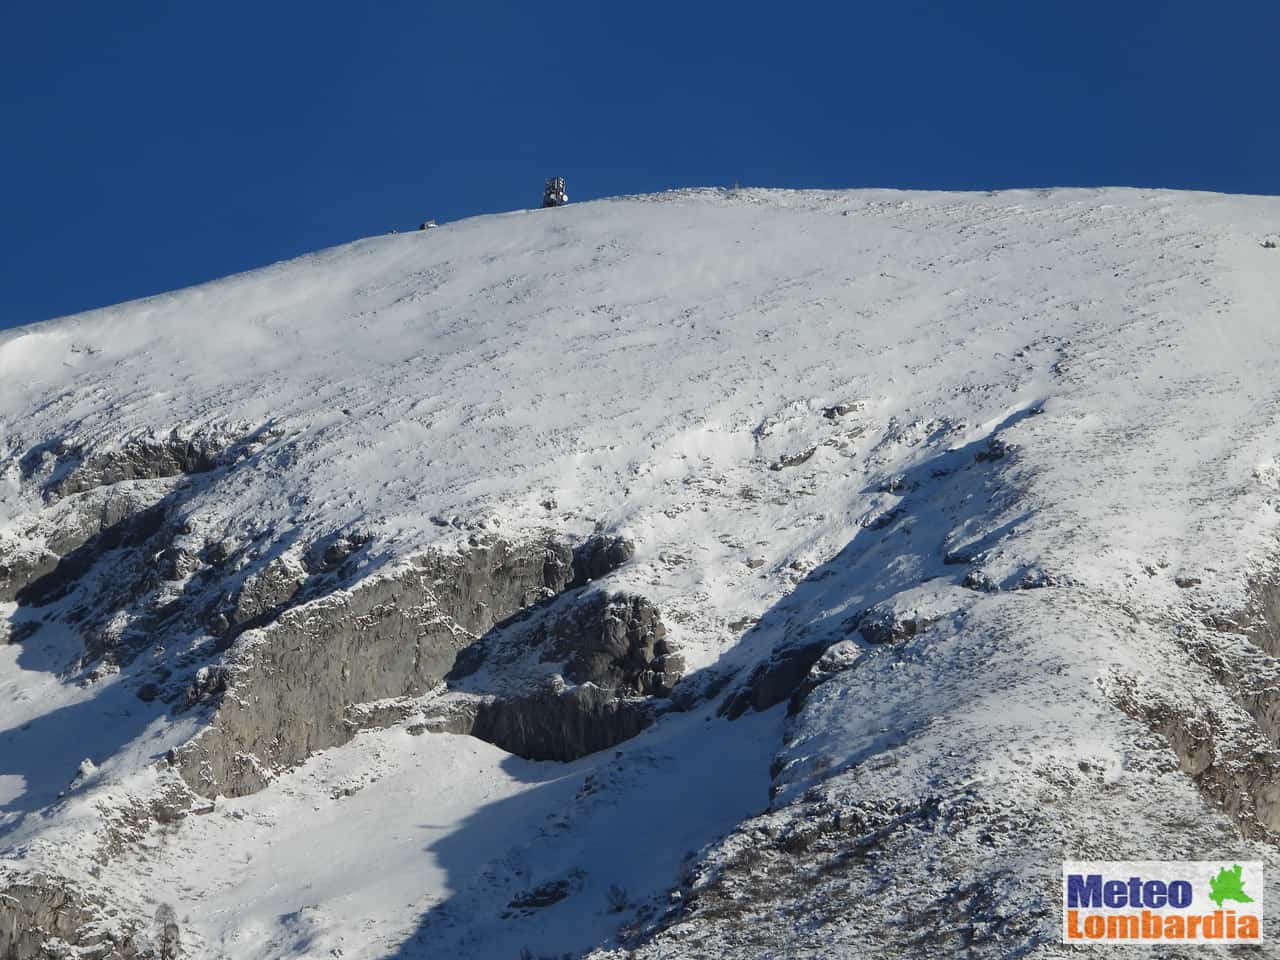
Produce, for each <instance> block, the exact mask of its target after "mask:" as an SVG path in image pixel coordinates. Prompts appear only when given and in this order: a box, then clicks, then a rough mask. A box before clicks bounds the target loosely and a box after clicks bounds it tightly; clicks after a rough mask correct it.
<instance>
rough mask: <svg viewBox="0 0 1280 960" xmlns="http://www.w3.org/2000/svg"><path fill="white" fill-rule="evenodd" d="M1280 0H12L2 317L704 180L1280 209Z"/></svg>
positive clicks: (2, 9) (3, 160) (4, 124)
mask: <svg viewBox="0 0 1280 960" xmlns="http://www.w3.org/2000/svg"><path fill="white" fill-rule="evenodd" d="M1278 116H1280V4H1276V3H1274V2H1272V0H1252V2H1232V0H1220V2H1216V3H1204V2H1196V3H1192V2H1184V0H1168V2H1159V3H1157V2H1141V0H1109V2H1105V3H1099V2H1093V0H1074V2H1070V3H1068V2H1058V0H1041V2H1028V0H1019V2H1003V0H993V2H980V0H974V2H968V3H960V2H945V0H938V2H934V3H923V2H913V0H880V2H876V3H869V2H854V0H846V2H827V3H794V4H781V3H775V4H767V5H766V4H761V3H755V2H751V0H738V2H734V3H724V4H711V3H701V4H700V3H696V2H695V3H665V2H659V0H648V2H645V3H643V4H641V3H633V4H622V3H609V2H602V0H595V2H592V3H579V2H574V0H566V2H556V3H545V4H537V3H534V2H523V3H497V2H493V3H490V2H484V0H473V2H456V0H455V2H450V3H432V2H427V0H413V2H402V0H374V2H368V3H358V2H350V0H348V2H343V3H337V2H330V0H313V2H307V3H302V2H289V0H275V2H262V0H258V2H253V3H246V2H241V0H219V2H217V3H188V2H180V0H173V2H156V0H129V2H122V3H106V2H101V0H45V2H20V0H0V184H2V186H0V223H2V224H3V228H4V229H3V240H2V241H0V244H2V246H0V327H4V326H12V325H15V324H20V323H27V322H30V321H34V320H40V319H44V318H47V317H51V316H57V315H60V314H64V313H70V312H75V311H79V310H84V309H88V308H91V307H95V306H102V305H106V304H109V303H114V302H118V301H120V300H125V299H130V298H133V297H139V296H145V295H147V294H151V293H157V292H160V291H164V290H168V289H173V288H175V287H180V286H185V285H188V284H192V283H197V282H200V281H202V280H207V279H211V278H214V277H217V276H222V275H224V274H227V273H231V272H234V271H237V270H243V269H247V268H250V267H254V266H259V265H262V264H266V263H270V262H272V261H274V260H279V259H283V258H285V257H290V256H294V255H296V254H299V253H303V252H305V251H308V250H314V249H317V248H320V247H325V246H329V245H332V244H335V243H341V242H344V241H347V240H351V239H355V238H357V237H361V236H368V235H370V234H376V233H382V232H385V231H388V230H391V229H401V230H404V229H410V228H412V227H414V226H416V225H417V223H418V222H419V221H421V220H422V219H424V218H426V217H435V218H436V219H438V220H441V221H443V220H451V219H457V218H460V217H466V216H470V215H473V214H477V213H487V212H492V211H499V210H509V209H513V208H517V207H527V206H536V205H537V204H538V202H539V200H540V197H541V189H542V181H543V180H544V179H545V178H546V177H548V176H552V175H557V174H558V175H561V176H564V177H565V178H566V179H567V180H568V188H569V194H570V196H571V198H573V199H575V200H581V199H588V198H592V197H600V196H609V195H614V194H622V193H638V192H647V191H653V190H662V189H666V188H669V187H679V186H716V185H729V184H732V183H733V182H734V181H735V180H736V181H739V182H741V183H742V184H744V185H751V186H778V187H856V186H894V187H930V188H947V189H952V188H956V189H962V188H983V189H987V188H995V187H1012V186H1028V185H1103V184H1105V185H1110V184H1121V185H1139V186H1161V187H1183V188H1192V189H1203V190H1221V191H1228V192H1242V193H1267V194H1276V193H1280V122H1277V117H1278Z"/></svg>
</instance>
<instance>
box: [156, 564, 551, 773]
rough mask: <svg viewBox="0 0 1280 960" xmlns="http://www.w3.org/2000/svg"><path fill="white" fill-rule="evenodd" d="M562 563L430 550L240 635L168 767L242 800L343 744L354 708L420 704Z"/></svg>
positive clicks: (545, 591)
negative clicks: (207, 704) (201, 721)
mask: <svg viewBox="0 0 1280 960" xmlns="http://www.w3.org/2000/svg"><path fill="white" fill-rule="evenodd" d="M571 569H572V566H571V555H570V552H569V550H568V548H567V547H566V546H564V545H563V544H561V543H560V542H558V541H556V540H554V539H551V538H547V539H545V540H533V541H530V542H526V543H521V544H515V543H511V542H508V541H504V540H494V541H491V542H488V543H480V544H477V545H474V546H472V547H469V548H467V549H466V550H465V551H463V552H459V553H457V554H444V553H436V554H430V555H427V556H426V557H423V558H421V559H420V560H419V561H418V563H417V564H416V565H415V566H413V567H411V568H409V569H407V570H404V571H402V572H401V573H399V574H398V575H395V576H387V577H383V578H381V579H378V580H376V581H372V582H365V583H361V584H360V585H359V586H357V587H356V588H354V589H352V590H350V591H340V592H338V593H335V594H332V595H330V596H328V597H325V598H323V599H320V600H317V601H315V602H313V603H308V604H304V605H302V606H299V607H294V608H292V609H290V610H288V611H287V612H285V613H284V614H282V615H281V616H280V617H279V619H277V620H275V621H274V622H272V623H271V624H269V625H267V626H266V627H264V628H262V629H261V630H257V631H253V632H250V633H247V634H245V635H244V637H243V639H242V641H241V645H240V646H239V647H238V648H236V649H234V650H233V651H232V654H231V658H230V660H229V661H228V663H227V666H226V670H227V675H228V677H227V682H226V683H225V689H224V690H222V692H221V693H220V694H219V695H218V697H217V701H218V702H217V709H216V712H215V714H214V716H213V718H212V721H211V724H210V726H209V727H208V728H207V729H205V730H204V731H203V732H202V733H201V734H200V735H199V736H198V737H197V738H196V739H195V740H193V741H192V742H191V743H189V744H187V745H186V746H184V747H182V748H181V749H179V750H177V751H176V752H175V753H174V754H173V756H172V760H171V762H172V763H173V764H174V765H175V766H176V767H177V769H178V770H179V772H180V773H181V774H182V776H183V778H184V779H185V780H186V781H187V782H188V783H189V784H190V785H191V787H192V788H193V789H194V790H196V791H197V792H198V793H200V794H202V795H204V796H214V795H215V794H217V793H222V794H226V795H228V796H241V795H243V794H247V793H252V792H254V791H256V790H258V789H261V788H262V787H263V786H264V785H265V784H266V783H267V782H268V780H269V779H270V778H271V776H272V774H273V772H274V771H275V770H277V769H280V768H283V767H288V766H292V765H294V764H296V763H299V762H301V761H302V760H304V759H305V758H306V757H307V756H308V755H310V754H311V753H312V752H314V751H316V750H321V749H324V748H326V747H331V746H336V745H338V744H341V743H345V742H346V741H347V740H349V739H350V738H351V736H352V734H353V731H354V729H355V725H354V724H352V723H351V722H349V721H348V719H347V710H348V708H349V707H350V705H352V704H361V703H368V702H371V701H376V700H382V699H385V698H388V697H400V696H418V695H421V694H423V693H426V692H427V691H428V690H430V689H432V688H433V687H435V686H437V685H438V684H439V683H440V682H441V681H442V680H443V679H444V677H445V675H446V674H448V673H449V671H450V670H451V668H452V667H453V665H454V661H455V659H456V658H457V656H458V652H459V651H460V650H462V649H463V648H465V647H466V646H468V645H470V644H471V643H473V642H474V641H475V640H476V638H477V637H479V636H480V635H482V634H483V633H485V632H486V631H487V630H489V629H490V628H492V627H493V626H494V625H495V624H496V623H498V622H499V621H500V620H503V619H504V618H506V617H509V616H510V615H512V614H513V613H515V612H517V611H519V610H521V609H523V608H525V607H528V606H529V605H531V604H534V603H537V602H539V601H542V600H545V599H546V598H548V597H550V596H553V595H554V594H556V593H558V592H560V591H561V590H563V589H564V587H565V586H566V584H567V583H568V582H569V578H570V571H571Z"/></svg>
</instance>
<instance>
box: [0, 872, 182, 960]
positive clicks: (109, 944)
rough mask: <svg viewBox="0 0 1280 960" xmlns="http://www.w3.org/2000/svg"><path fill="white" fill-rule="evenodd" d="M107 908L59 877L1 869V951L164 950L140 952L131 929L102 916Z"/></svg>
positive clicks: (15, 959)
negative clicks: (9, 872) (122, 928)
mask: <svg viewBox="0 0 1280 960" xmlns="http://www.w3.org/2000/svg"><path fill="white" fill-rule="evenodd" d="M103 912H104V905H103V904H102V903H100V902H97V901H95V900H92V899H90V898H88V897H85V896H84V895H83V894H81V893H79V892H77V891H76V890H75V889H74V888H73V887H71V886H70V885H68V884H67V883H65V882H64V881H62V880H60V879H58V878H56V877H49V876H45V875H35V876H30V875H27V876H23V875H5V874H4V873H3V872H0V957H3V958H4V960H54V958H59V960H60V958H64V957H71V956H75V957H82V958H85V960H91V958H92V960H132V958H135V957H136V958H142V957H159V956H161V954H159V953H157V952H154V951H151V950H147V951H146V952H140V950H139V944H138V943H137V942H136V941H135V938H134V936H133V934H132V933H131V932H121V931H120V930H118V929H116V930H111V929H109V927H108V925H107V924H104V923H103V922H102V916H103ZM126 929H127V927H126ZM177 955H178V954H177V953H176V952H172V953H169V954H168V956H169V957H176V956H177Z"/></svg>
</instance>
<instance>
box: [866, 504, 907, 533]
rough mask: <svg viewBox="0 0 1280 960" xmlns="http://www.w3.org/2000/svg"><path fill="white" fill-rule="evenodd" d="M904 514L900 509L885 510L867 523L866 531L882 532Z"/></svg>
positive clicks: (902, 509) (903, 510)
mask: <svg viewBox="0 0 1280 960" xmlns="http://www.w3.org/2000/svg"><path fill="white" fill-rule="evenodd" d="M906 512H907V511H906V510H905V509H904V508H902V507H894V508H893V509H892V510H886V511H885V512H884V513H882V514H880V515H879V516H877V517H874V518H872V519H871V520H869V521H867V524H866V527H867V529H868V530H883V529H884V528H885V527H887V526H889V525H891V524H892V523H893V522H894V521H895V520H897V519H898V518H899V517H901V516H902V515H903V514H905V513H906Z"/></svg>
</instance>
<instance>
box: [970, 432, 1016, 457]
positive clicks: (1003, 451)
mask: <svg viewBox="0 0 1280 960" xmlns="http://www.w3.org/2000/svg"><path fill="white" fill-rule="evenodd" d="M1008 453H1009V445H1008V444H1006V443H1005V442H1004V441H1003V440H1001V439H1000V438H999V437H992V438H990V439H989V440H988V441H987V446H986V449H985V450H979V451H978V452H977V453H976V454H974V457H973V459H974V460H975V461H976V462H977V463H990V462H992V461H995V460H1003V459H1004V458H1005V456H1006V455H1007V454H1008Z"/></svg>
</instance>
